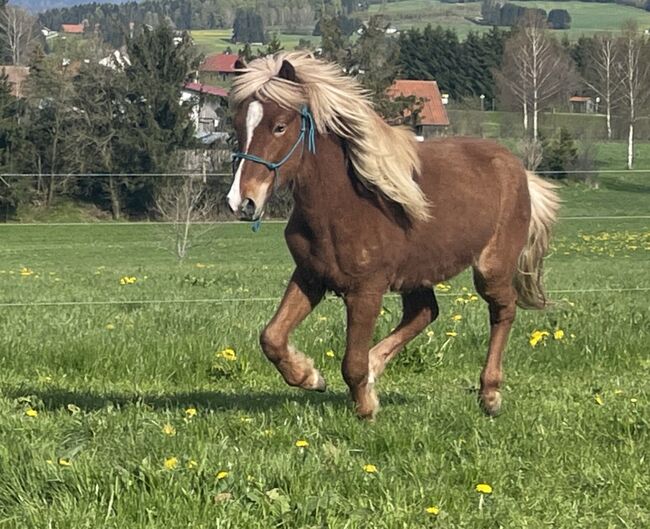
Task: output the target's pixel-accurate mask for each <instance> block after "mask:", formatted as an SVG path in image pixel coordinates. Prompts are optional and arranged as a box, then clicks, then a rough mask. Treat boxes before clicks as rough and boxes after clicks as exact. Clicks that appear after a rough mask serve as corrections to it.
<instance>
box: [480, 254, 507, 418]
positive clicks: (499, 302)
mask: <svg viewBox="0 0 650 529" xmlns="http://www.w3.org/2000/svg"><path fill="white" fill-rule="evenodd" d="M514 271H515V270H514V265H513V266H503V265H500V266H497V267H495V268H488V267H485V266H483V267H481V264H479V265H478V266H477V267H475V268H474V284H475V285H476V290H477V291H478V293H479V294H480V295H481V297H482V298H483V299H484V300H485V301H487V303H488V308H489V311H490V345H489V348H488V354H487V359H486V361H485V366H484V367H483V371H482V372H481V390H480V399H481V405H482V407H483V409H484V410H485V412H486V413H487V414H488V415H496V414H497V413H498V412H499V409H500V408H501V391H500V388H501V382H502V381H503V372H502V365H501V364H502V358H503V350H504V348H505V346H506V343H507V341H508V335H509V334H510V328H511V327H512V323H513V322H514V320H515V312H516V305H515V303H516V301H517V293H516V291H515V289H514V287H513V285H512V277H513V274H514Z"/></svg>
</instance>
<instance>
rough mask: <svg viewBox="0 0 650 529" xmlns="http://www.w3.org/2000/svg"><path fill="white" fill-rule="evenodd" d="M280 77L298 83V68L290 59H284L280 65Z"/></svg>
mask: <svg viewBox="0 0 650 529" xmlns="http://www.w3.org/2000/svg"><path fill="white" fill-rule="evenodd" d="M278 77H279V78H280V79H286V80H287V81H291V82H292V83H297V82H298V79H297V78H296V69H295V68H294V67H293V64H291V63H290V62H289V61H282V66H280V71H279V72H278Z"/></svg>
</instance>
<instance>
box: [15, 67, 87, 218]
mask: <svg viewBox="0 0 650 529" xmlns="http://www.w3.org/2000/svg"><path fill="white" fill-rule="evenodd" d="M26 91H27V104H28V112H27V120H26V128H27V139H28V140H29V142H30V143H31V144H32V148H33V157H32V158H31V160H30V163H29V164H28V165H26V166H25V170H26V172H30V173H35V174H37V175H38V176H37V181H36V191H37V193H38V194H39V196H40V197H41V199H42V201H43V203H44V205H45V206H46V207H49V206H51V205H52V203H53V201H54V198H55V195H56V194H57V192H59V191H61V190H62V189H63V188H65V187H66V186H67V185H68V184H69V182H70V179H69V178H66V177H65V176H62V175H64V174H65V173H67V172H68V167H67V163H68V158H67V156H68V154H69V153H70V152H73V151H74V148H75V147H74V146H73V145H72V144H71V143H70V141H69V138H70V136H69V132H70V130H71V127H72V121H73V114H74V110H73V108H72V106H71V105H70V100H71V96H72V82H71V78H70V73H69V72H67V71H66V68H65V67H62V66H61V64H59V63H58V62H54V61H51V60H48V59H47V58H46V57H44V56H35V57H34V62H33V63H32V64H31V68H30V75H29V77H28V79H27V83H26Z"/></svg>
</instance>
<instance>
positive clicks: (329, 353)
mask: <svg viewBox="0 0 650 529" xmlns="http://www.w3.org/2000/svg"><path fill="white" fill-rule="evenodd" d="M325 356H328V357H330V358H334V357H335V356H336V353H335V352H334V351H332V350H331V349H330V350H329V351H327V352H326V353H325Z"/></svg>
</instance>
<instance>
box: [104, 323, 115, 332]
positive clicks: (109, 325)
mask: <svg viewBox="0 0 650 529" xmlns="http://www.w3.org/2000/svg"><path fill="white" fill-rule="evenodd" d="M106 329H107V330H109V331H112V330H113V329H115V325H113V324H112V323H108V324H107V325H106Z"/></svg>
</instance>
